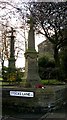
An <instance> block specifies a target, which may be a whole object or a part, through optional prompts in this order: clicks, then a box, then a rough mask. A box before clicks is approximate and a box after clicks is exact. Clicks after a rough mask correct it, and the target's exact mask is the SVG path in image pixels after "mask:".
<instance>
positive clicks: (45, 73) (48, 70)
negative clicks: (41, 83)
mask: <svg viewBox="0 0 67 120" xmlns="http://www.w3.org/2000/svg"><path fill="white" fill-rule="evenodd" d="M38 66H39V75H40V77H41V79H42V80H44V79H55V78H56V69H55V61H54V60H53V59H50V58H49V57H47V56H42V57H40V58H39V60H38Z"/></svg>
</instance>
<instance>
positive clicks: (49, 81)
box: [41, 79, 63, 85]
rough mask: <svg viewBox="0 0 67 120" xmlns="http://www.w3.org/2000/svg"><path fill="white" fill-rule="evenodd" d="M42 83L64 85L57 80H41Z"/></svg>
mask: <svg viewBox="0 0 67 120" xmlns="http://www.w3.org/2000/svg"><path fill="white" fill-rule="evenodd" d="M41 83H42V84H44V85H62V84H63V82H60V81H58V80H55V79H53V80H52V79H49V80H41Z"/></svg>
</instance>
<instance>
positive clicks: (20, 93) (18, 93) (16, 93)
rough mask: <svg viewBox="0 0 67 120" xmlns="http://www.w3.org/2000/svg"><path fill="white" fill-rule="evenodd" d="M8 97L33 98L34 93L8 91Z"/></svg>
mask: <svg viewBox="0 0 67 120" xmlns="http://www.w3.org/2000/svg"><path fill="white" fill-rule="evenodd" d="M10 96H18V97H34V92H24V91H10Z"/></svg>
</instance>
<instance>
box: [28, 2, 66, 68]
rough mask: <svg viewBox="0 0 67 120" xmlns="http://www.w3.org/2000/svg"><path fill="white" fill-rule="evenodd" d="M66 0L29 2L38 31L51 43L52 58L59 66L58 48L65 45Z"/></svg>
mask: <svg viewBox="0 0 67 120" xmlns="http://www.w3.org/2000/svg"><path fill="white" fill-rule="evenodd" d="M66 8H67V2H58V3H57V2H39V3H38V2H36V3H35V2H34V3H31V4H30V8H29V10H30V12H31V14H32V16H33V19H34V23H35V27H36V30H37V32H38V33H41V34H43V35H45V36H46V38H47V39H48V40H49V41H50V42H51V43H52V44H53V49H54V59H55V63H56V66H59V64H60V62H59V55H58V54H59V49H60V48H61V47H62V46H64V45H67V39H66V38H67V36H65V32H66V31H67V28H66V27H67V24H66V23H67V9H66Z"/></svg>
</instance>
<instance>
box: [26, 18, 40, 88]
mask: <svg viewBox="0 0 67 120" xmlns="http://www.w3.org/2000/svg"><path fill="white" fill-rule="evenodd" d="M29 23H30V30H29V33H28V49H27V50H26V52H25V80H26V83H28V84H30V85H31V87H34V86H35V85H36V84H38V83H40V77H39V75H38V64H37V57H38V52H36V50H35V31H34V23H33V19H32V17H30V21H29Z"/></svg>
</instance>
